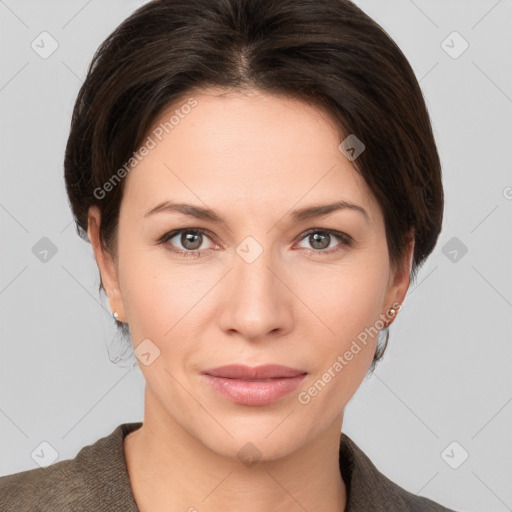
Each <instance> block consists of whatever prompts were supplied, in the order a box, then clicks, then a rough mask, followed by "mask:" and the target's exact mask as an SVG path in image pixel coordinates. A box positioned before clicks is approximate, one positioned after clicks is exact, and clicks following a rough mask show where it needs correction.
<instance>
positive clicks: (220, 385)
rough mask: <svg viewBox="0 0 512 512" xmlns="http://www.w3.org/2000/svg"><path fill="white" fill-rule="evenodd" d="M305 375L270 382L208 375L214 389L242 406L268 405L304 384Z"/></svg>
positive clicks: (207, 378) (269, 380) (270, 380)
mask: <svg viewBox="0 0 512 512" xmlns="http://www.w3.org/2000/svg"><path fill="white" fill-rule="evenodd" d="M305 376H306V374H305V373H303V374H302V375H297V376H296V377H282V378H276V379H268V380H258V381H249V380H240V379H228V378H225V377H214V376H213V375H206V374H204V377H206V380H207V381H208V382H209V383H210V385H211V386H212V388H213V389H214V390H215V391H217V393H219V394H220V395H222V396H224V397H225V398H227V399H228V400H231V401H232V402H235V403H237V404H241V405H268V404H271V403H274V402H276V401H277V400H279V399H280V398H282V397H283V396H285V395H287V394H288V393H291V392H292V391H293V390H294V389H296V388H297V386H298V385H299V384H300V383H301V382H302V380H303V379H304V377H305Z"/></svg>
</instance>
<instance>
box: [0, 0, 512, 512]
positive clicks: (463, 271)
mask: <svg viewBox="0 0 512 512" xmlns="http://www.w3.org/2000/svg"><path fill="white" fill-rule="evenodd" d="M142 3H143V2H141V1H138V2H135V1H131V2H129V1H127V0H124V1H121V0H109V1H99V0H89V1H88V2H87V1H85V0H67V1H61V2H59V1H57V0H53V1H45V2H41V1H39V0H37V1H36V0H32V1H29V0H17V1H15V0H0V20H1V25H0V48H1V49H2V50H1V51H2V54H1V61H0V62H1V69H0V108H1V115H0V123H1V126H0V129H1V133H0V144H1V149H2V153H1V159H0V161H1V165H2V168H1V169H2V171H1V188H0V225H1V235H0V236H1V241H0V243H1V246H0V247H1V267H0V272H1V274H0V308H1V338H0V433H1V435H0V454H1V455H0V456H1V459H0V475H3V474H8V473H14V472H17V471H22V470H26V469H31V468H34V467H37V464H36V462H35V460H34V459H33V458H32V457H31V453H32V452H33V451H34V450H35V449H36V448H38V447H39V446H40V443H41V442H43V441H46V442H48V443H50V444H51V445H52V446H53V447H54V448H55V449H56V451H57V452H58V459H57V460H63V459H66V458H71V457H74V456H75V454H76V453H77V452H78V451H79V449H80V448H81V447H83V446H85V445H86V444H90V443H92V442H94V441H96V440H97V439H98V438H100V437H103V436H104V435H107V434H109V433H110V432H111V431H112V430H113V429H114V428H115V427H116V426H117V425H118V424H119V423H123V422H127V421H140V420H141V419H142V417H143V384H144V381H143V378H142V376H141V373H140V371H139V369H138V368H136V369H134V370H130V369H129V368H126V367H124V368H123V367H116V366H115V365H113V364H112V363H111V362H110V361H109V358H108V354H107V348H106V347H107V343H108V342H109V341H110V340H112V338H113V336H114V333H115V329H114V326H113V320H112V319H111V317H110V316H109V311H108V308H107V307H106V302H105V301H102V300H101V299H100V297H99V295H98V292H97V287H98V284H99V278H98V271H97V267H96V264H95V262H94V259H93V255H92V250H91V247H90V245H89V244H88V243H85V242H84V241H82V240H81V239H80V238H79V237H78V236H77V235H76V233H75V230H74V225H73V223H72V217H71V213H70V210H69V208H68V204H67V198H66V194H65V189H64V181H63V176H62V174H63V169H62V161H63V153H64V147H65V143H66V138H67V134H68V129H69V122H70V116H71V109H72V106H73V102H74V100H75V97H76V94H77V92H78V88H79V86H80V84H81V81H82V79H83V77H84V76H85V71H86V68H87V65H88V63H89V61H90V59H91V57H92V55H93V52H94V51H95V49H96V48H97V46H98V45H99V44H100V42H101V41H103V39H104V38H105V37H106V36H107V35H108V34H109V33H110V32H111V31H112V30H113V29H114V28H115V27H116V26H117V25H118V24H119V23H120V22H121V21H122V20H123V19H124V18H125V17H126V16H127V15H128V14H129V13H130V12H132V11H133V9H134V8H135V7H137V6H139V5H141V4H142ZM357 4H358V5H359V6H360V7H362V8H363V9H364V10H365V11H366V12H367V13H368V14H369V15H370V16H372V17H373V18H374V19H376V21H378V22H379V23H380V24H381V25H382V26H383V27H384V28H385V29H386V30H387V31H388V33H389V34H390V35H391V36H392V37H393V38H394V39H395V41H396V42H397V43H398V45H399V46H400V47H401V48H402V50H403V51H404V53H405V54H406V56H407V57H408V58H409V60H410V62H411V64H412V66H413V68H414V70H415V72H416V74H417V76H418V79H419V80H420V81H421V82H420V83H421V86H422V88H423V91H424V94H425V96H426V100H427V103H428V106H429V110H430V113H431V117H432V122H433V126H434V130H435V135H436V138H437V142H438V145H439V150H440V153H441V158H442V162H443V172H444V184H445V192H446V210H445V221H444V227H443V231H442V234H441V237H440V240H439V242H438V245H437V247H436V249H435V251H434V253H433V254H432V256H431V257H430V259H429V260H428V261H427V263H426V264H425V266H424V267H423V269H422V271H421V273H420V275H419V277H418V280H417V283H416V284H415V285H413V286H412V287H411V289H410V291H409V293H408V297H407V298H406V301H405V305H404V308H403V310H402V311H401V313H400V315H399V318H398V319H397V321H396V322H395V323H394V325H393V327H392V328H391V331H390V334H391V336H390V346H389V347H388V351H387V353H386V355H385V358H384V360H383V361H382V362H381V363H380V365H379V366H378V367H377V370H376V372H375V375H374V376H373V377H372V378H370V379H368V380H365V381H364V383H363V384H362V386H361V388H360V389H359V390H358V392H357V393H356V395H355V396H354V398H353V400H352V401H351V402H350V404H349V405H348V407H347V410H346V414H345V421H344V426H343V430H344V431H345V432H346V433H347V434H348V435H350V436H351V437H352V438H353V439H354V440H355V441H356V442H357V443H358V444H359V445H360V446H361V448H362V449H363V450H365V452H366V453H367V454H368V456H369V457H370V458H371V459H372V460H373V462H374V463H375V465H376V466H377V467H378V468H379V469H380V470H381V471H382V472H383V473H385V474H386V475H387V476H388V477H389V478H391V479H392V480H394V481H395V482H397V483H398V484H400V485H402V486H403V487H405V488H406V489H408V490H410V491H412V492H414V493H418V494H421V495H423V496H427V497H430V498H432V499H434V500H436V501H439V502H441V503H443V504H444V505H446V506H449V507H451V508H455V509H458V510H463V511H474V512H476V511H483V510H485V511H486V512H488V511H496V512H500V511H505V510H512V486H511V485H510V482H511V480H512V436H511V432H512V430H511V424H512V403H511V402H512V386H511V381H512V377H511V373H512V372H511V371H510V368H511V356H512V344H511V343H510V340H511V330H512V329H511V327H512V324H511V322H510V318H511V309H512V286H511V281H512V272H511V268H510V262H511V258H510V256H511V253H512V251H511V246H512V230H511V229H510V227H511V226H510V224H511V223H510V213H511V209H512V200H511V198H512V174H511V173H510V162H511V158H510V157H511V152H512V150H511V147H512V144H511V142H512V126H511V122H510V120H511V114H512V69H511V67H512V66H511V65H512V62H511V50H512V30H511V29H510V27H512V1H511V0H501V1H496V0H479V1H476V0H473V1H467V0H465V1H463V0H459V1H455V0H453V1H446V0H435V1H433V0H430V1H426V0H423V1H420V0H415V1H414V2H413V1H412V0H385V1H383V0H359V1H358V2H357ZM42 31H47V32H49V33H50V34H51V36H52V37H53V38H54V39H55V40H56V41H57V42H58V45H59V46H58V48H57V50H56V51H55V52H54V53H53V54H52V55H50V56H49V57H48V58H47V59H43V58H41V57H40V55H39V54H38V53H36V52H35V51H34V50H33V49H32V48H31V43H32V41H34V40H36V42H37V41H38V39H37V37H38V36H39V34H40V33H41V32H42ZM453 31H457V32H458V33H459V34H460V35H461V36H462V38H464V40H466V41H467V42H468V44H469V47H468V49H467V50H466V51H465V52H464V53H462V54H461V55H460V56H457V58H453V57H454V56H455V55H456V54H458V53H459V52H460V51H461V50H462V49H463V48H464V46H463V45H464V42H463V40H462V39H460V38H458V36H451V37H449V38H448V39H447V40H446V38H447V36H449V35H450V34H451V33H452V32H453ZM444 40H446V42H445V43H442V42H443V41H444ZM47 43H48V41H47ZM45 48H46V49H48V48H49V44H46V45H45ZM447 52H448V53H447ZM449 53H451V56H450V55H449ZM43 237H47V238H49V239H50V240H51V242H52V243H53V244H54V245H55V247H56V249H57V252H56V254H54V255H53V256H52V255H51V253H49V255H48V257H47V261H46V262H43V261H40V259H39V258H38V257H36V255H35V254H34V253H33V251H32V248H33V247H34V246H35V245H36V244H37V243H38V242H39V241H40V239H41V238H43ZM454 237H455V238H454ZM39 243H45V242H39ZM46 243H47V242H46ZM37 247H38V246H36V248H37ZM464 247H465V248H466V249H467V253H464V251H465V250H466V249H464ZM36 253H37V251H36ZM453 441H456V442H457V443H458V445H456V446H455V448H454V449H453V451H451V449H448V451H447V452H445V451H444V450H445V448H446V447H447V446H448V445H450V443H452V442H453ZM463 450H465V451H467V452H468V454H469V457H468V458H467V460H465V461H464V462H463V463H462V464H461V465H460V466H459V467H458V468H457V469H453V468H452V467H450V466H449V465H448V463H447V461H449V462H450V463H451V464H452V465H457V464H459V463H460V462H461V460H462V455H463V454H464V451H463ZM443 454H444V455H443Z"/></svg>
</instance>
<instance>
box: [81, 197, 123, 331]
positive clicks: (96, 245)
mask: <svg viewBox="0 0 512 512" xmlns="http://www.w3.org/2000/svg"><path fill="white" fill-rule="evenodd" d="M100 226H101V212H100V210H99V208H98V207H97V206H91V207H90V208H89V215H88V222H87V236H88V238H89V242H90V243H91V246H92V248H93V252H94V258H95V260H96V264H97V265H98V269H99V272H100V277H101V282H102V284H103V288H104V290H105V293H106V294H107V298H108V303H109V307H110V310H111V312H112V313H114V312H116V313H117V317H114V318H115V319H116V320H118V321H120V322H122V321H124V320H123V319H124V317H125V314H124V307H123V301H122V297H121V292H120V289H119V282H118V279H117V272H116V266H115V264H114V261H113V259H112V256H111V254H110V253H109V252H108V251H107V250H106V249H105V247H103V244H102V243H101V239H100Z"/></svg>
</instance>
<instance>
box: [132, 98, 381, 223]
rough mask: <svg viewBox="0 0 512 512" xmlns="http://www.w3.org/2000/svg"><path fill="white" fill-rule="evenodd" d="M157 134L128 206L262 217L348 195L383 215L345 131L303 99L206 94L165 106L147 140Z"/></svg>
mask: <svg viewBox="0 0 512 512" xmlns="http://www.w3.org/2000/svg"><path fill="white" fill-rule="evenodd" d="M191 105H193V106H191ZM148 138H150V139H151V141H152V142H151V143H150V145H151V146H152V149H150V150H149V151H148V152H147V154H146V156H144V157H143V158H141V159H140V161H139V163H138V164H137V165H136V166H135V167H134V168H133V170H132V171H131V172H130V173H129V174H128V176H127V178H126V180H127V182H126V183H125V191H124V196H125V197H124V200H123V203H125V201H126V202H127V205H125V206H127V207H129V208H130V209H132V210H134V211H137V213H138V215H139V214H143V213H145V212H146V211H147V210H148V209H150V207H152V206H155V205H156V204H157V203H159V202H161V201H164V200H169V199H173V200H177V199H178V200H180V201H187V202H194V203H195V204H201V203H203V206H204V205H208V206H212V207H213V206H214V205H222V206H223V211H227V209H228V208H229V207H231V208H233V209H234V211H237V212H239V211H240V210H246V211H248V212H251V213H254V214H256V213H260V214H263V213H265V212H266V213H270V212H272V213H277V212H278V211H279V209H289V208H291V207H292V206H297V207H300V206H306V205H309V204H314V203H318V202H334V201H339V200H340V199H344V200H347V201H350V202H358V203H364V205H365V209H366V210H367V211H368V213H369V215H370V217H375V216H378V215H379V214H380V212H379V208H378V205H377V204H376V201H375V200H374V198H373V195H372V194H371V192H370V190H369V188H368V186H367V185H366V183H365V181H364V179H363V178H362V177H361V175H360V174H359V173H358V172H357V171H356V170H355V169H354V167H353V165H352V163H351V162H350V161H349V160H348V159H347V158H346V157H345V156H344V155H343V154H342V153H341V152H340V151H339V149H338V146H339V144H340V142H341V140H342V134H341V133H340V129H339V127H338V126H337V125H336V124H335V123H334V122H333V120H332V119H331V118H330V116H329V115H328V114H327V113H326V112H324V111H323V110H322V109H320V108H317V107H315V106H312V105H310V104H307V103H305V102H302V101H299V100H296V99H292V98H289V97H284V96H281V95H273V94H272V95H271V94H267V93H261V92H256V91H251V90H245V91H226V90H219V89H204V90H200V91H197V92H195V93H194V94H190V95H189V96H184V97H183V98H182V99H180V100H179V101H176V102H174V103H173V105H172V106H170V107H169V108H167V109H166V110H165V111H164V112H162V113H161V115H159V116H158V118H157V119H156V120H155V122H154V124H153V126H152V128H151V129H150V130H149V131H148V133H147V135H146V139H145V140H143V144H144V143H147V142H148V140H149V139H148Z"/></svg>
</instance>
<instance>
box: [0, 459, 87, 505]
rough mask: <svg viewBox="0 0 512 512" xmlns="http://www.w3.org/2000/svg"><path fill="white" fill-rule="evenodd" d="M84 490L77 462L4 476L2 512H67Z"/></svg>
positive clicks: (0, 499) (0, 490)
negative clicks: (51, 511)
mask: <svg viewBox="0 0 512 512" xmlns="http://www.w3.org/2000/svg"><path fill="white" fill-rule="evenodd" d="M83 488H84V482H83V481H82V475H80V473H79V472H77V471H76V468H75V463H74V460H63V461H60V462H56V463H55V464H52V465H51V466H48V467H46V468H37V469H31V470H28V471H22V472H20V473H15V474H12V475H7V476H2V477H0V510H2V512H14V511H19V512H25V511H29V510H30V511H32V510H40V511H46V510H65V507H66V506H68V507H69V506H70V505H71V504H72V501H73V499H74V497H75V496H76V495H75V493H76V491H78V495H80V491H81V489H83Z"/></svg>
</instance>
